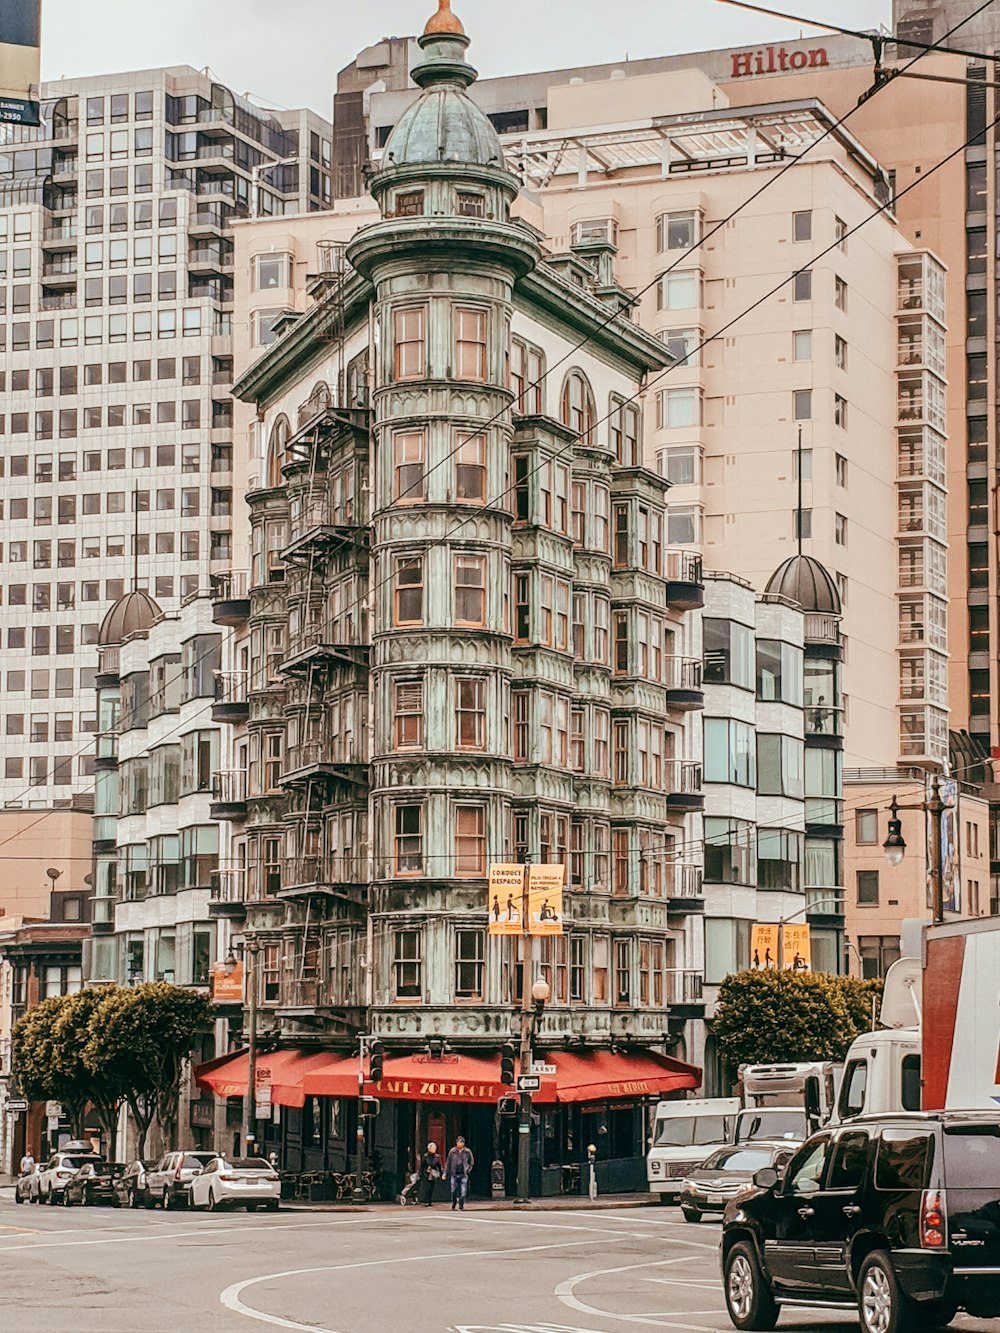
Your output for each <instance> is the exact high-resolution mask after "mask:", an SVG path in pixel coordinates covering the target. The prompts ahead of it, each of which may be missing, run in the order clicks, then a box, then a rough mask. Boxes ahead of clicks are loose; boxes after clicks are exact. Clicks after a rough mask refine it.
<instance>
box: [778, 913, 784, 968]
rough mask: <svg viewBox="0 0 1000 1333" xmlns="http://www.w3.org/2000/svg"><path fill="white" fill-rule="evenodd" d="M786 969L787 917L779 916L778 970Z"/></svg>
mask: <svg viewBox="0 0 1000 1333" xmlns="http://www.w3.org/2000/svg"><path fill="white" fill-rule="evenodd" d="M784 970H785V918H784V917H783V916H780V917H778V971H779V972H784Z"/></svg>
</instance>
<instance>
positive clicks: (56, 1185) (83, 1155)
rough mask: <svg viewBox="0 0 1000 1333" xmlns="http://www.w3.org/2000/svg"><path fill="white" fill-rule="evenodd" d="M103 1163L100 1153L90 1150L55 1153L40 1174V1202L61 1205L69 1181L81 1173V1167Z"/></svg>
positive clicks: (63, 1150)
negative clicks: (87, 1163)
mask: <svg viewBox="0 0 1000 1333" xmlns="http://www.w3.org/2000/svg"><path fill="white" fill-rule="evenodd" d="M103 1161H104V1158H103V1157H101V1155H100V1154H99V1153H96V1152H91V1151H90V1150H89V1149H88V1150H87V1151H76V1150H71V1151H67V1150H65V1149H62V1150H61V1151H59V1152H54V1153H53V1154H52V1156H51V1157H50V1158H49V1160H48V1161H47V1162H46V1163H45V1165H44V1166H43V1167H42V1170H41V1171H40V1172H39V1176H38V1202H39V1203H48V1204H54V1203H59V1202H60V1200H61V1198H62V1192H63V1190H64V1189H65V1188H66V1182H67V1180H69V1179H70V1177H71V1176H73V1175H74V1174H75V1172H77V1171H79V1169H80V1167H81V1166H83V1165H84V1164H85V1163H86V1162H103Z"/></svg>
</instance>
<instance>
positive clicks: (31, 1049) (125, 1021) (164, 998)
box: [13, 982, 212, 1147]
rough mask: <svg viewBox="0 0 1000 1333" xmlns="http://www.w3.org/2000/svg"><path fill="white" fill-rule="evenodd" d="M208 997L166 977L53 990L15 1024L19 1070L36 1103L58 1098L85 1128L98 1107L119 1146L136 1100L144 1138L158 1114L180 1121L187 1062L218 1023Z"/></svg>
mask: <svg viewBox="0 0 1000 1333" xmlns="http://www.w3.org/2000/svg"><path fill="white" fill-rule="evenodd" d="M211 1022H212V1009H211V1005H210V1003H209V1001H208V1000H207V999H206V997H205V996H203V995H201V994H199V993H198V992H196V991H191V990H186V989H185V988H184V987H182V986H171V985H169V984H168V983H166V982H149V983H147V984H145V985H141V986H105V987H101V988H99V989H98V988H94V989H90V990H82V991H79V992H78V993H77V994H76V995H60V996H53V997H52V998H50V999H48V1000H43V1001H42V1003H41V1004H39V1005H36V1006H35V1008H34V1009H30V1010H29V1011H28V1012H27V1013H26V1014H25V1015H24V1016H23V1017H22V1018H21V1019H19V1020H18V1022H17V1024H16V1026H15V1028H14V1042H13V1057H14V1069H15V1071H16V1074H17V1078H18V1081H19V1084H20V1088H21V1091H22V1092H23V1093H24V1095H25V1096H26V1097H30V1098H31V1099H32V1100H33V1101H48V1100H52V1101H58V1102H61V1103H62V1104H63V1106H64V1107H65V1109H66V1112H67V1115H68V1116H69V1118H70V1119H71V1120H72V1122H73V1124H74V1126H75V1127H76V1128H77V1130H78V1131H79V1130H81V1129H82V1117H83V1112H84V1110H85V1108H86V1106H87V1105H88V1104H89V1105H92V1106H93V1108H94V1111H95V1113H96V1114H97V1116H98V1118H99V1120H100V1122H101V1125H102V1127H103V1128H104V1130H105V1133H106V1134H107V1136H108V1140H109V1142H110V1143H111V1144H112V1145H113V1143H114V1137H115V1128H116V1125H117V1119H118V1112H119V1109H120V1107H121V1105H122V1103H123V1102H128V1104H129V1107H130V1108H131V1110H132V1114H133V1115H134V1116H135V1119H136V1123H137V1125H138V1127H139V1131H140V1135H141V1139H142V1144H141V1146H142V1147H144V1146H145V1137H146V1134H147V1133H148V1131H149V1127H150V1125H151V1124H152V1123H153V1121H154V1120H159V1121H160V1122H161V1123H162V1124H164V1125H165V1126H168V1127H169V1126H172V1121H173V1118H174V1116H175V1115H176V1106H177V1093H178V1090H179V1086H180V1079H181V1072H182V1070H183V1067H184V1062H185V1060H186V1059H187V1058H188V1057H189V1055H190V1053H191V1049H192V1047H193V1045H194V1042H195V1040H196V1038H197V1036H198V1034H199V1033H200V1032H203V1031H205V1030H206V1029H207V1028H209V1027H210V1026H211Z"/></svg>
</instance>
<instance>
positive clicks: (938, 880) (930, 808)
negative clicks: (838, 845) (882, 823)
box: [882, 777, 946, 926]
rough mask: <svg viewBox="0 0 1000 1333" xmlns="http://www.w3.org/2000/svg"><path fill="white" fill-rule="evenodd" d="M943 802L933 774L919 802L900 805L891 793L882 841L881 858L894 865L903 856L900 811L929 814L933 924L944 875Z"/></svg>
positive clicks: (940, 911) (940, 916)
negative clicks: (927, 793) (942, 843)
mask: <svg viewBox="0 0 1000 1333" xmlns="http://www.w3.org/2000/svg"><path fill="white" fill-rule="evenodd" d="M945 808H946V807H945V803H944V800H943V799H942V796H941V788H940V786H939V784H938V779H937V778H936V777H935V778H934V779H933V780H932V782H931V794H930V795H929V796H925V798H924V800H923V801H921V803H920V804H919V805H900V804H899V802H898V801H897V800H896V798H895V796H894V797H893V798H892V801H891V802H890V805H889V811H890V818H889V836H888V837H887V838H886V840H885V842H884V843H883V844H882V850H883V851H884V852H885V859H886V860H887V861H888V862H889V864H890V865H891V866H893V867H896V866H898V865H899V864H900V863H901V862H902V860H903V857H904V856H905V855H906V839H905V838H904V837H903V821H902V820H901V819H900V817H899V812H900V810H920V811H922V812H923V813H924V815H925V816H927V815H929V816H930V847H929V849H928V850H929V852H930V856H929V857H928V860H929V861H930V880H931V917H932V919H933V921H934V924H935V926H940V925H941V924H942V922H943V921H944V875H943V867H942V865H941V861H942V847H941V816H942V815H943V814H944V812H945Z"/></svg>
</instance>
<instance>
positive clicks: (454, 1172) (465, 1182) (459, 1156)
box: [444, 1134, 476, 1213]
mask: <svg viewBox="0 0 1000 1333" xmlns="http://www.w3.org/2000/svg"><path fill="white" fill-rule="evenodd" d="M475 1164H476V1159H475V1158H474V1157H473V1155H472V1151H471V1149H469V1148H467V1147H466V1146H465V1139H463V1138H462V1136H461V1134H459V1136H458V1138H457V1139H456V1140H455V1146H454V1148H452V1149H451V1151H450V1152H449V1153H448V1160H447V1161H446V1162H445V1167H444V1174H445V1176H446V1178H447V1181H448V1187H449V1189H450V1190H451V1211H452V1212H454V1211H455V1209H456V1208H458V1211H459V1212H460V1213H464V1212H465V1196H466V1195H467V1194H468V1192H469V1175H470V1173H471V1171H472V1168H473V1167H474V1166H475Z"/></svg>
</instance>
